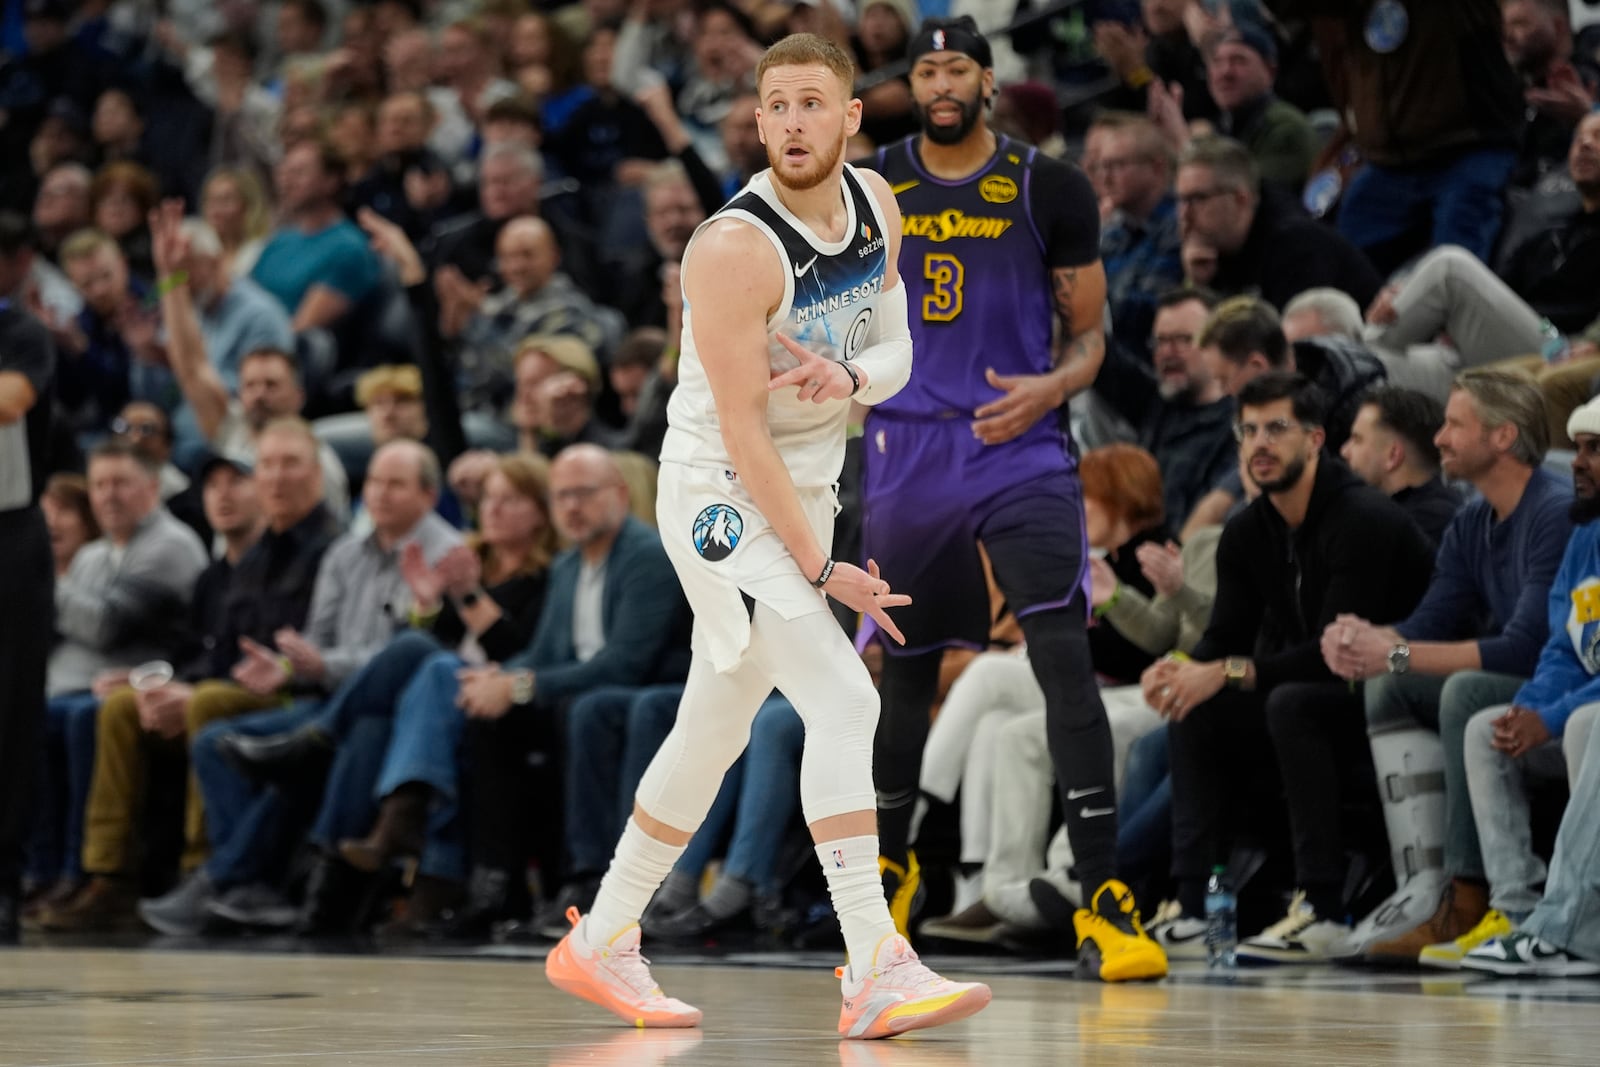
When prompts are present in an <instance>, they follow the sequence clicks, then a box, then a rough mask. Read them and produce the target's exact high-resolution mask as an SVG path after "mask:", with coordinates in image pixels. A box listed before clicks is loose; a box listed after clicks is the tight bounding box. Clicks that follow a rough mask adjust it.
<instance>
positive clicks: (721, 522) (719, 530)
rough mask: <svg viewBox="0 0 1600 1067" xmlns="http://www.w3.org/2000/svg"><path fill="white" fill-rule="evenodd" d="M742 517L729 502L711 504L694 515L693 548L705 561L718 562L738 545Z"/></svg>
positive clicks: (742, 523) (741, 529) (742, 527)
mask: <svg viewBox="0 0 1600 1067" xmlns="http://www.w3.org/2000/svg"><path fill="white" fill-rule="evenodd" d="M743 536H744V518H743V517H742V516H741V515H740V514H739V513H738V512H737V511H735V510H734V509H733V506H732V505H731V504H712V505H711V506H710V507H708V508H706V509H705V510H704V511H702V512H700V514H698V515H696V516H695V517H694V550H695V551H696V552H698V553H700V558H701V559H703V560H705V561H706V562H707V563H720V562H721V561H722V560H725V559H727V558H728V557H729V556H731V555H732V554H733V550H734V549H736V548H738V547H739V538H741V537H743Z"/></svg>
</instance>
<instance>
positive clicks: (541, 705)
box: [329, 445, 688, 906]
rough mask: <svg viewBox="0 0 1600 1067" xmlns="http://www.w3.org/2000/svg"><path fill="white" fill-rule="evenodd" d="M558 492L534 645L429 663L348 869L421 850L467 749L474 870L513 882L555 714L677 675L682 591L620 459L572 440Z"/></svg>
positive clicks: (552, 863) (452, 800) (561, 462)
mask: <svg viewBox="0 0 1600 1067" xmlns="http://www.w3.org/2000/svg"><path fill="white" fill-rule="evenodd" d="M550 489H551V502H552V505H553V508H552V511H553V514H554V517H555V521H556V528H557V529H558V530H559V531H560V533H561V534H562V536H563V537H564V538H565V539H566V540H567V541H569V542H571V543H572V544H573V546H574V547H573V548H570V549H568V550H567V551H566V552H563V553H562V554H561V555H560V556H558V557H556V559H555V561H554V562H553V563H552V564H551V567H550V579H549V586H548V592H547V594H546V597H545V604H544V609H543V611H542V613H541V614H540V616H539V626H538V629H537V630H536V632H535V633H534V637H533V641H532V643H531V644H530V645H529V646H528V647H527V648H526V649H524V650H523V651H522V652H520V653H518V654H517V655H515V656H512V657H510V658H509V659H507V660H505V661H503V662H502V663H491V664H488V665H486V666H467V665H465V664H464V663H463V662H462V661H461V660H460V659H459V658H458V657H456V656H455V655H453V654H449V653H440V654H439V655H437V656H435V657H433V658H431V659H430V660H429V661H428V662H427V663H425V664H424V665H423V667H422V669H421V671H420V673H419V674H418V675H417V676H416V678H415V679H414V680H413V681H412V683H411V685H410V687H409V688H408V690H407V693H406V695H405V697H404V698H402V700H401V704H400V709H399V713H398V718H397V720H396V723H395V737H394V740H393V741H392V742H391V744H390V748H389V754H388V757H387V758H386V760H385V766H384V769H383V773H382V775H381V777H380V778H379V782H378V787H377V795H379V796H382V797H383V798H384V801H383V806H382V810H381V811H380V814H379V817H378V822H377V825H376V826H375V827H374V828H373V831H372V833H371V835H370V836H369V837H368V838H366V839H365V840H350V841H345V842H341V843H340V845H339V848H340V852H341V854H342V855H343V856H344V857H345V859H346V860H347V861H350V862H352V863H355V864H357V865H358V866H361V867H365V868H368V869H374V870H375V869H377V866H378V865H379V864H381V863H383V862H384V861H386V860H387V859H389V858H390V857H394V856H402V855H413V854H415V853H416V851H417V850H418V848H419V847H420V842H421V840H422V838H423V836H424V835H423V828H424V826H425V825H426V823H427V820H428V813H429V810H430V808H431V807H433V806H434V805H436V804H444V805H454V804H456V803H457V802H458V801H459V791H458V790H459V786H458V773H459V772H458V770H457V764H456V761H454V760H451V759H449V758H448V754H449V753H452V752H455V751H457V749H458V747H464V750H465V752H466V754H467V757H468V763H469V766H470V767H471V775H472V778H471V782H472V790H473V807H472V813H471V816H472V828H471V831H470V834H469V837H470V845H469V851H470V853H471V855H472V857H473V862H474V863H475V864H479V865H482V866H485V867H487V868H489V869H491V870H495V871H501V872H504V873H505V875H506V877H507V878H508V879H509V878H512V877H516V876H518V875H519V874H520V872H522V871H523V870H524V869H525V867H526V865H527V861H528V856H529V853H530V851H531V848H532V844H531V840H530V838H531V836H532V832H533V829H532V827H530V826H529V824H528V820H527V819H525V818H524V817H523V813H524V812H526V811H527V810H529V808H530V807H531V806H532V803H531V802H532V800H533V797H532V790H533V782H532V780H531V776H530V769H529V765H528V755H529V753H530V751H532V750H535V749H543V750H546V751H549V750H550V748H551V745H552V742H553V740H554V739H553V738H552V736H551V731H552V730H553V729H554V726H555V722H554V720H555V719H556V718H557V717H558V716H560V715H562V714H564V713H563V712H562V710H561V709H563V708H567V707H569V706H570V705H569V702H570V701H572V700H573V699H574V698H576V697H579V696H581V695H582V694H584V693H586V692H590V691H592V690H594V689H596V688H597V687H599V686H601V685H602V684H604V685H624V686H629V685H633V686H637V685H644V684H649V683H652V682H665V681H677V680H681V679H682V678H683V676H684V672H685V671H686V668H687V655H686V653H687V641H686V639H685V638H686V636H687V629H686V623H687V621H688V612H687V610H686V609H685V605H684V602H683V596H682V593H681V591H680V590H679V588H678V584H677V580H676V578H675V577H674V575H673V571H672V568H671V566H670V564H669V563H668V561H667V557H666V553H665V552H664V551H663V550H662V548H661V542H660V538H659V537H658V536H657V535H656V533H655V531H654V530H651V529H650V528H649V527H648V526H645V525H644V524H643V523H640V522H638V521H637V520H636V519H633V518H631V517H630V516H629V515H628V497H627V492H626V488H625V486H624V485H623V483H622V477H621V473H620V472H619V471H618V469H617V466H616V463H615V461H614V460H613V459H612V458H611V456H610V454H609V453H607V452H605V451H604V450H603V449H600V448H598V447H596V446H594V445H575V446H573V447H572V448H569V449H567V450H566V451H564V452H563V453H561V455H560V456H558V457H557V458H556V460H555V462H554V464H552V466H551V470H550ZM565 714H570V712H566V713H565ZM556 751H559V750H556ZM441 757H444V758H441ZM329 844H330V845H331V844H332V842H329ZM542 859H543V861H544V864H543V865H542V866H543V869H545V870H547V871H549V872H551V883H552V884H554V881H555V872H556V871H558V870H559V868H560V866H561V865H560V863H559V862H558V860H557V857H556V856H554V855H545V856H543V857H542ZM577 893H578V890H574V891H573V893H571V894H568V896H573V895H575V894H577ZM584 906H587V905H586V904H585V905H584Z"/></svg>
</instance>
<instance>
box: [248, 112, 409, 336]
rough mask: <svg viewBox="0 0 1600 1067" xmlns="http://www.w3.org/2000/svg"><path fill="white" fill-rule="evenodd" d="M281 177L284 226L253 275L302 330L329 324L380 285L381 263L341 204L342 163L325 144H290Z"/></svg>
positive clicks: (279, 188) (277, 179)
mask: <svg viewBox="0 0 1600 1067" xmlns="http://www.w3.org/2000/svg"><path fill="white" fill-rule="evenodd" d="M274 181H275V184H276V186H277V193H278V213H279V217H280V224H279V227H278V229H277V230H276V231H274V233H273V234H272V236H271V237H270V238H269V239H268V240H267V243H266V246H265V247H264V248H262V250H261V256H260V258H259V259H258V260H257V261H256V265H255V268H254V269H253V270H252V271H251V272H250V277H251V278H252V279H254V281H255V282H256V283H257V284H258V285H260V286H261V287H262V288H263V289H265V290H266V291H267V292H268V293H270V294H272V296H274V297H275V298H277V301H278V303H280V304H282V305H283V307H284V310H286V311H287V312H288V313H289V316H290V321H291V323H292V325H293V326H294V328H295V330H296V331H300V330H307V329H312V328H316V327H321V328H324V329H326V328H328V327H331V326H333V325H335V324H336V323H338V322H339V321H340V320H341V319H342V318H344V316H345V315H346V314H347V313H348V312H349V311H350V310H351V309H352V308H354V307H355V306H356V305H358V304H360V303H361V301H362V300H363V299H364V298H365V297H366V296H367V295H368V294H369V293H371V292H372V291H373V290H374V289H375V288H376V287H377V285H378V262H377V260H376V259H374V258H373V255H372V253H371V251H370V250H368V248H367V242H366V238H364V237H363V236H362V235H361V231H360V230H359V229H357V228H356V226H355V224H354V223H352V222H350V220H349V219H347V218H345V217H344V213H343V212H342V211H341V210H340V208H339V197H340V195H341V194H342V192H343V187H344V177H343V172H342V167H341V164H340V162H339V160H338V158H337V156H335V154H334V152H333V150H332V149H331V148H329V147H328V146H327V145H326V144H319V143H313V142H305V143H301V144H296V145H294V146H293V147H290V148H288V149H286V150H285V152H284V154H283V160H282V162H280V163H279V164H278V169H277V171H276V173H275V175H274Z"/></svg>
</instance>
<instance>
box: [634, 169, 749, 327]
mask: <svg viewBox="0 0 1600 1067" xmlns="http://www.w3.org/2000/svg"><path fill="white" fill-rule="evenodd" d="M762 150H763V152H765V146H763V149H762ZM765 159H766V157H765V156H764V155H763V157H762V164H761V166H762V167H763V168H765V167H766V162H765ZM706 215H707V211H706V209H705V205H704V204H703V203H702V202H701V201H700V199H699V197H698V196H697V195H696V193H695V188H694V185H693V183H692V182H690V180H689V175H688V173H687V172H686V171H685V170H684V168H683V165H682V164H681V163H679V162H677V161H676V160H668V161H666V162H664V163H661V164H658V165H657V166H656V168H655V169H654V170H652V171H651V172H650V175H649V177H647V178H646V179H645V181H644V224H645V233H646V235H647V236H648V237H649V241H648V243H646V244H643V245H640V246H639V247H637V248H635V249H632V250H631V252H630V254H629V255H628V256H626V257H623V258H620V259H619V260H618V261H617V262H616V263H615V267H616V270H617V271H618V273H619V275H620V277H618V278H617V282H616V284H617V289H616V294H615V296H614V298H613V299H612V301H611V303H612V304H613V306H615V307H618V308H620V309H622V312H623V314H625V315H626V316H627V318H628V322H629V323H630V324H632V325H634V326H666V327H669V330H668V335H669V336H670V337H672V338H676V337H677V336H678V335H677V333H675V332H672V331H671V329H670V327H671V325H672V317H673V315H674V314H675V312H676V311H677V310H678V305H680V304H681V303H682V294H681V293H679V294H677V295H676V296H674V298H673V299H671V300H667V299H665V296H664V291H665V289H666V288H668V287H666V286H665V285H664V284H663V279H664V274H663V272H664V270H665V268H666V267H668V266H669V265H670V266H674V267H675V266H677V264H678V263H679V262H681V261H682V259H683V252H684V249H686V248H688V247H689V239H690V238H691V237H693V236H694V231H695V229H696V228H697V227H698V226H699V225H700V224H701V223H702V222H704V221H705V220H706Z"/></svg>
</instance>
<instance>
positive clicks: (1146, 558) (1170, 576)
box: [1134, 541, 1183, 597]
mask: <svg viewBox="0 0 1600 1067" xmlns="http://www.w3.org/2000/svg"><path fill="white" fill-rule="evenodd" d="M1134 556H1135V558H1137V559H1138V560H1139V569H1140V570H1141V571H1142V572H1144V576H1145V578H1146V579H1147V580H1148V581H1149V582H1150V585H1151V587H1152V588H1154V589H1155V591H1156V592H1157V593H1159V594H1160V595H1162V596H1166V597H1170V596H1176V595H1177V594H1178V590H1180V589H1182V588H1183V553H1182V552H1181V551H1180V550H1179V549H1178V546H1177V545H1175V544H1173V543H1172V542H1171V541H1168V542H1167V543H1166V544H1164V545H1158V544H1156V543H1155V542H1154V541H1146V542H1145V543H1144V544H1142V545H1140V546H1139V547H1138V548H1137V549H1135V550H1134Z"/></svg>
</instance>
